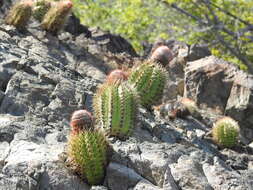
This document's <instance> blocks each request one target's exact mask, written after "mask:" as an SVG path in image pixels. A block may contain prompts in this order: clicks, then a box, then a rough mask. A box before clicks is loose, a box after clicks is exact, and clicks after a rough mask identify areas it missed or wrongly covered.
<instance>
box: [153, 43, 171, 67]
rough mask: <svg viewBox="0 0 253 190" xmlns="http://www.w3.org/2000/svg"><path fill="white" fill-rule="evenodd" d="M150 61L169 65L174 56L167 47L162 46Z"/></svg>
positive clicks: (156, 50) (154, 52)
mask: <svg viewBox="0 0 253 190" xmlns="http://www.w3.org/2000/svg"><path fill="white" fill-rule="evenodd" d="M150 59H151V60H153V61H157V62H159V63H161V64H162V65H167V64H168V63H169V62H170V61H171V60H172V59H173V55H172V52H171V50H170V49H169V48H168V47H167V46H165V45H161V46H159V47H157V48H156V49H155V50H154V51H153V52H152V54H151V57H150Z"/></svg>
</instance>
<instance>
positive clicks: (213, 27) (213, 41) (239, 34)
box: [74, 0, 253, 73]
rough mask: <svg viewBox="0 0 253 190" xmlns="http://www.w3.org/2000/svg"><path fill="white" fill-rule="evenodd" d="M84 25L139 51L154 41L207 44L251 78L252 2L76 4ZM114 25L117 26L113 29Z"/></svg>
mask: <svg viewBox="0 0 253 190" xmlns="http://www.w3.org/2000/svg"><path fill="white" fill-rule="evenodd" d="M74 3H75V9H74V11H75V14H76V15H77V16H78V17H80V18H81V21H82V22H83V23H84V24H87V25H89V26H99V27H101V28H102V29H104V30H110V31H111V32H113V33H118V34H121V35H122V36H124V37H126V38H127V39H129V40H130V41H131V43H132V44H133V46H134V47H135V49H136V50H138V51H139V52H141V50H142V45H141V44H142V42H153V41H154V40H155V39H156V38H159V37H162V38H165V39H169V38H170V39H177V40H181V41H184V42H186V43H189V44H192V43H205V44H207V45H208V46H209V48H210V49H211V51H212V53H213V54H214V55H216V56H219V57H222V58H223V59H226V60H228V61H232V62H234V63H236V64H238V65H240V67H241V68H242V69H248V70H249V71H250V72H251V73H253V64H252V62H253V48H252V47H253V32H252V31H253V14H252V7H253V1H251V0H227V1H225V0H212V1H211V0H145V1H143V0H131V1H129V0H117V1H116V0H96V1H92V0H74ZM115 23H117V24H115Z"/></svg>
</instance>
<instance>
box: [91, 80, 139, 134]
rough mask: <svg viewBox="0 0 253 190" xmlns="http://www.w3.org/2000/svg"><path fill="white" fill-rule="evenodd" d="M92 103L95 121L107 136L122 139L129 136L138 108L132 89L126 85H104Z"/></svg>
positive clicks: (136, 98)
mask: <svg viewBox="0 0 253 190" xmlns="http://www.w3.org/2000/svg"><path fill="white" fill-rule="evenodd" d="M93 101H94V102H93V104H94V111H95V115H96V118H97V121H98V123H99V124H100V125H101V126H102V128H103V129H105V130H106V131H107V132H108V133H109V135H112V136H117V137H119V138H121V139H124V138H126V137H128V136H129V135H130V134H131V132H132V129H133V127H134V121H135V118H136V114H137V108H138V97H137V95H136V92H135V90H134V89H133V88H131V87H130V86H129V85H127V83H121V84H119V83H115V84H108V83H106V84H104V85H102V86H101V87H100V89H98V91H97V93H96V95H95V97H94V100H93Z"/></svg>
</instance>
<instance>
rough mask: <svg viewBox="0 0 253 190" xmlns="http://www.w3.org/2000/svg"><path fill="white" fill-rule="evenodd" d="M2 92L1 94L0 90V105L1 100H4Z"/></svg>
mask: <svg viewBox="0 0 253 190" xmlns="http://www.w3.org/2000/svg"><path fill="white" fill-rule="evenodd" d="M4 95H5V94H4V92H2V91H1V90H0V105H1V103H2V99H3V98H4Z"/></svg>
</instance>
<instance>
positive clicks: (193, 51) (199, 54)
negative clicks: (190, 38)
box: [187, 44, 211, 62]
mask: <svg viewBox="0 0 253 190" xmlns="http://www.w3.org/2000/svg"><path fill="white" fill-rule="evenodd" d="M210 55H211V52H210V50H209V49H208V47H207V46H206V45H200V44H193V45H191V46H190V51H189V53H188V55H187V61H188V62H191V61H195V60H198V59H202V58H204V57H207V56H210Z"/></svg>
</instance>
